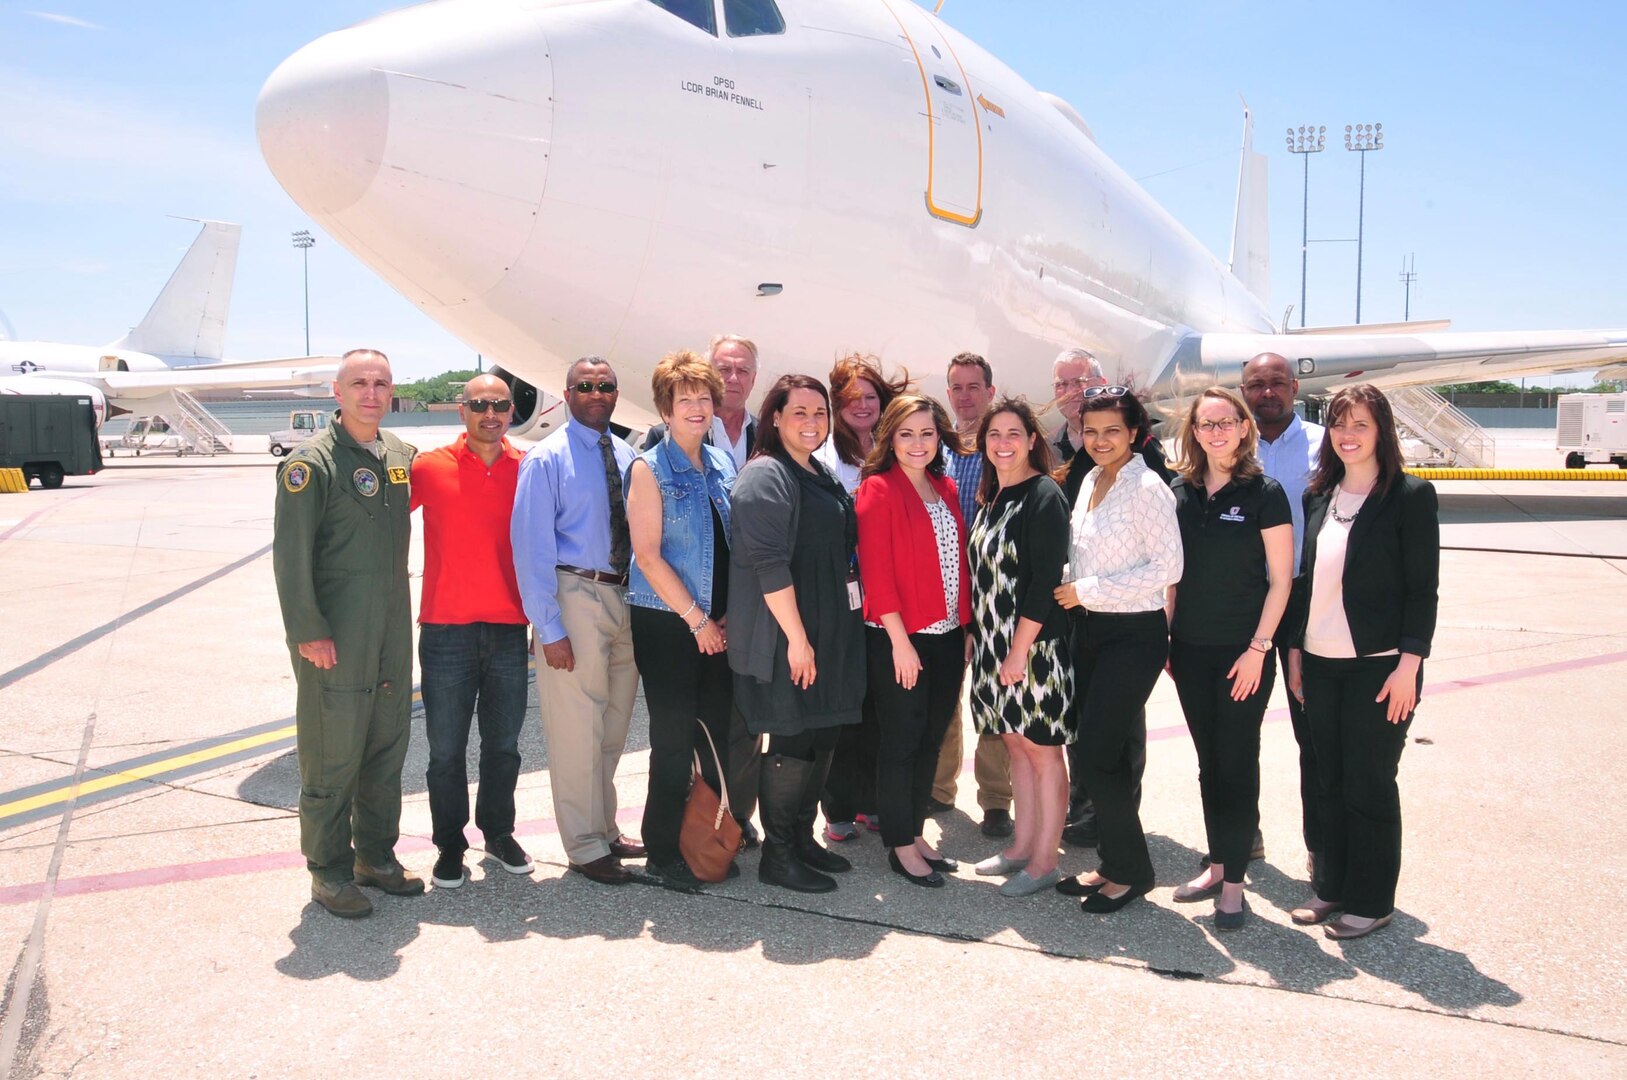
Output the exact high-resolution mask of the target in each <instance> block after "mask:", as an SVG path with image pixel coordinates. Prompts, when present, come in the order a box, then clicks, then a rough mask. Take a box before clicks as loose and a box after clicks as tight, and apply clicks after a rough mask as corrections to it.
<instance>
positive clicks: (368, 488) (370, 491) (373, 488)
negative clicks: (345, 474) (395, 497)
mask: <svg viewBox="0 0 1627 1080" xmlns="http://www.w3.org/2000/svg"><path fill="white" fill-rule="evenodd" d="M350 482H351V483H352V484H355V485H356V490H357V491H358V492H360V493H361V494H363V495H377V494H378V493H379V474H378V473H376V472H374V471H373V470H372V469H357V470H356V471H355V472H353V473H351V474H350Z"/></svg>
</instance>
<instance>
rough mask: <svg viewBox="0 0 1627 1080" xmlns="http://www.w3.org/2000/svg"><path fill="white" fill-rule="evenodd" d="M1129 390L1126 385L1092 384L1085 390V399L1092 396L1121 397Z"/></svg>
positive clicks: (1087, 399)
mask: <svg viewBox="0 0 1627 1080" xmlns="http://www.w3.org/2000/svg"><path fill="white" fill-rule="evenodd" d="M1129 392H1130V388H1129V387H1128V386H1092V387H1090V388H1089V389H1088V390H1086V391H1085V400H1086V401H1089V400H1090V399H1091V398H1094V397H1123V396H1124V395H1125V394H1128V393H1129Z"/></svg>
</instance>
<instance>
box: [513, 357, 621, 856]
mask: <svg viewBox="0 0 1627 1080" xmlns="http://www.w3.org/2000/svg"><path fill="white" fill-rule="evenodd" d="M618 393H619V389H618V387H617V385H616V373H615V371H613V370H612V369H611V367H610V364H609V363H608V362H607V361H606V360H604V359H603V358H602V357H598V356H585V357H583V358H582V359H580V360H578V361H576V362H575V363H574V364H572V365H571V366H570V370H569V371H567V372H566V374H565V404H566V406H567V408H569V409H570V414H571V415H570V419H569V420H567V421H566V422H565V426H564V427H563V428H561V429H559V430H558V431H555V432H553V433H552V434H550V435H549V436H548V437H547V438H546V439H544V440H542V442H540V443H538V444H537V445H536V446H535V447H533V448H532V450H531V452H530V453H528V454H526V455H525V458H524V460H522V461H521V462H520V476H519V482H518V485H517V487H516V490H515V495H514V516H513V519H512V521H511V523H510V527H509V537H510V540H511V541H512V543H513V546H514V570H515V575H516V577H517V579H518V581H519V585H520V597H521V600H522V601H523V602H524V605H525V613H526V616H527V617H528V618H529V619H530V622H531V625H532V627H534V628H535V632H536V639H537V645H538V648H539V649H540V651H541V653H542V655H541V656H540V657H539V658H538V663H537V698H538V701H539V707H540V710H541V713H542V728H543V733H544V734H545V735H546V737H547V739H548V775H549V778H550V781H551V786H552V787H553V793H554V820H555V821H556V822H558V824H559V838H560V840H561V842H562V843H563V844H564V845H565V856H566V858H567V859H568V860H569V863H570V869H571V870H573V871H575V872H577V873H579V874H581V875H583V876H584V877H586V878H588V879H589V880H590V881H597V882H599V883H601V884H604V885H622V884H625V883H627V882H629V881H631V880H632V878H633V875H632V873H631V872H630V871H628V870H627V868H626V867H624V866H622V864H621V860H622V859H625V858H643V857H644V845H642V844H640V843H638V842H637V841H634V840H629V839H627V838H626V837H623V836H622V835H621V830H620V829H619V828H617V827H616V765H617V763H619V762H620V760H621V754H622V750H623V749H624V748H625V747H626V744H627V727H628V723H629V722H630V721H631V720H632V716H633V699H634V697H635V696H636V695H637V693H638V669H637V668H636V667H634V665H633V634H632V624H631V622H630V621H629V617H628V613H627V567H628V563H629V562H630V561H631V558H632V550H633V549H632V540H631V537H630V535H629V533H628V531H627V506H626V502H625V497H624V494H623V488H622V484H623V478H624V477H625V476H626V475H627V470H628V468H630V467H631V466H632V464H633V457H634V452H633V448H632V447H631V446H628V445H627V443H625V442H623V441H622V440H621V439H619V438H617V437H616V436H615V435H614V434H612V433H611V431H610V416H611V414H612V413H614V412H615V411H616V399H617V396H618Z"/></svg>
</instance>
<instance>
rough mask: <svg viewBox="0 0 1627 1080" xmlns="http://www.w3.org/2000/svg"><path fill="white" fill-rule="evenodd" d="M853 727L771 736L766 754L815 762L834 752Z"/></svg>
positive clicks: (818, 729)
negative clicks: (838, 743)
mask: <svg viewBox="0 0 1627 1080" xmlns="http://www.w3.org/2000/svg"><path fill="white" fill-rule="evenodd" d="M852 726H853V725H851V724H848V725H845V726H844V727H822V728H814V729H813V730H812V731H803V732H799V733H798V734H796V735H770V736H769V737H768V749H767V750H766V751H765V754H766V755H767V756H768V757H788V758H796V759H797V760H798V761H813V760H814V759H815V758H817V757H818V756H819V755H820V754H829V753H831V752H833V751H834V750H835V749H836V744H837V742H839V741H840V740H841V737H842V732H843V731H845V730H846V729H847V728H849V727H852ZM826 820H829V819H828V818H827V819H826Z"/></svg>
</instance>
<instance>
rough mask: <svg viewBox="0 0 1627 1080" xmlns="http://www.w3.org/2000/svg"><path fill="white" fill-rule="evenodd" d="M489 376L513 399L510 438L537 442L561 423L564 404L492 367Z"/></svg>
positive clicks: (516, 376)
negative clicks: (497, 379) (496, 379)
mask: <svg viewBox="0 0 1627 1080" xmlns="http://www.w3.org/2000/svg"><path fill="white" fill-rule="evenodd" d="M487 372H488V373H489V374H492V375H495V376H497V377H498V378H499V379H502V380H503V381H504V382H506V383H508V386H509V393H510V394H511V395H513V398H514V417H513V420H512V422H511V424H510V426H509V429H508V433H509V437H510V438H514V439H524V440H526V441H527V442H538V441H540V440H541V439H542V438H543V436H545V435H547V434H548V433H549V432H550V431H553V430H554V429H555V428H558V427H560V426H561V425H563V424H564V423H565V417H566V416H567V413H566V411H565V403H564V402H563V401H561V400H560V399H559V398H556V397H554V396H553V395H552V394H548V393H544V392H543V391H541V390H538V389H537V388H536V387H535V386H532V385H531V384H530V383H528V382H526V381H525V380H524V379H522V378H520V377H519V376H518V375H515V374H513V373H512V372H508V371H505V370H503V368H501V367H498V366H496V365H493V366H492V367H490V368H488V369H487Z"/></svg>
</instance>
